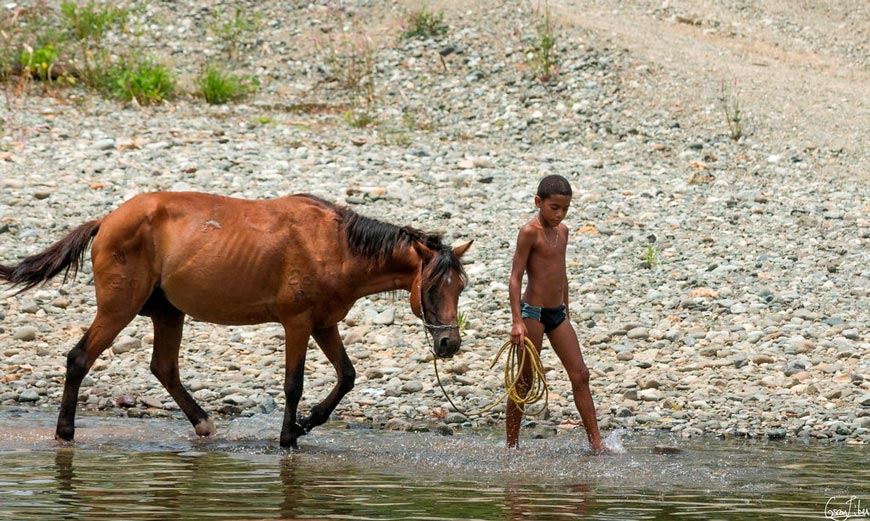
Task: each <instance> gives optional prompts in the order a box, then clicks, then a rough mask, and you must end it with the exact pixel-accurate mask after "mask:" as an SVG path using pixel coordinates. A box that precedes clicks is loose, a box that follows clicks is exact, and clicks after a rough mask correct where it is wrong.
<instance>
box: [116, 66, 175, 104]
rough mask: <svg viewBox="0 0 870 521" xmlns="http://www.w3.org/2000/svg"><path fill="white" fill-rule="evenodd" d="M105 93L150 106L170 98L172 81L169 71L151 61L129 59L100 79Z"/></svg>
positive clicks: (172, 87) (173, 81)
mask: <svg viewBox="0 0 870 521" xmlns="http://www.w3.org/2000/svg"><path fill="white" fill-rule="evenodd" d="M102 86H103V90H104V92H106V93H107V94H109V95H110V96H112V97H115V98H118V99H121V100H124V101H130V100H136V102H137V103H139V104H140V105H153V104H156V103H160V102H161V101H163V100H164V99H168V98H170V97H172V95H173V94H174V93H175V79H174V77H173V75H172V72H171V71H170V70H169V69H168V68H167V67H166V66H165V65H162V64H159V63H154V62H153V61H152V60H150V59H145V58H141V57H139V58H131V59H127V60H123V61H121V62H119V63H116V64H114V65H112V66H111V67H110V68H109V69H108V70H107V71H106V72H105V75H104V76H103V79H102Z"/></svg>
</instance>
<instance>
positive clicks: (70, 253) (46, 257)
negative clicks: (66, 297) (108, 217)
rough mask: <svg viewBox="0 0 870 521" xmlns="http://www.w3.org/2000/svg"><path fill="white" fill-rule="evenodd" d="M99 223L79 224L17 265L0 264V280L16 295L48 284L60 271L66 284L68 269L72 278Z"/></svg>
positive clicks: (83, 259)
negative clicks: (10, 286) (15, 290)
mask: <svg viewBox="0 0 870 521" xmlns="http://www.w3.org/2000/svg"><path fill="white" fill-rule="evenodd" d="M102 221H103V220H102V219H97V220H94V221H89V222H86V223H84V224H82V225H79V226H78V227H77V228H76V229H74V230H73V231H71V232H69V233H68V234H67V236H66V237H64V238H63V239H61V240H59V241H57V242H56V243H54V244H52V245H51V246H49V247H48V249H47V250H45V251H43V252H42V253H37V254H36V255H31V256H30V257H27V258H26V259H24V260H23V261H21V264H19V265H18V266H3V265H2V264H0V281H4V282H8V283H9V284H12V286H13V287H15V286H21V287H22V288H21V290H20V291H19V292H18V293H21V292H23V291H27V290H29V289H30V288H32V287H34V286H37V285H39V284H42V283H44V282H46V281H48V280H49V279H51V278H53V277H54V276H55V275H57V274H58V273H60V272H61V271H64V274H63V280H64V282H66V279H67V276H68V275H69V272H70V270H73V276H75V274H76V273H78V271H79V268H81V267H82V264H83V263H84V261H85V251H87V249H88V245H89V244H90V243H91V240H92V239H93V238H94V235H96V234H97V231H99V229H100V223H102Z"/></svg>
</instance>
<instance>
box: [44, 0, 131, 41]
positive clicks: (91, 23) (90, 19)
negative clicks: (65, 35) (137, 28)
mask: <svg viewBox="0 0 870 521" xmlns="http://www.w3.org/2000/svg"><path fill="white" fill-rule="evenodd" d="M60 11H61V14H62V15H63V21H64V25H65V26H66V27H67V29H68V30H69V32H70V34H71V36H72V37H73V38H74V39H75V40H78V41H83V42H84V41H91V42H97V41H99V40H101V39H102V38H103V36H105V34H106V33H107V32H108V31H109V30H110V29H111V28H112V27H117V26H122V25H124V24H125V23H127V19H128V18H129V16H130V13H129V11H127V10H126V9H122V8H117V7H112V6H111V5H101V4H98V3H97V2H95V1H94V0H90V1H89V2H88V3H86V4H80V3H78V2H70V1H64V2H62V3H61V5H60Z"/></svg>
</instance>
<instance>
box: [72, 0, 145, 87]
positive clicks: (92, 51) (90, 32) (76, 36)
mask: <svg viewBox="0 0 870 521" xmlns="http://www.w3.org/2000/svg"><path fill="white" fill-rule="evenodd" d="M60 11H61V20H60V21H61V26H62V28H63V31H64V32H65V33H66V36H67V37H68V38H69V39H71V40H72V41H73V42H75V46H76V47H77V49H76V51H75V52H76V53H77V58H78V60H80V62H79V63H78V64H77V65H76V68H77V72H78V75H79V76H81V78H82V80H83V81H84V83H85V84H87V85H89V86H91V87H99V84H100V83H101V82H102V81H103V80H104V75H105V71H104V69H105V68H106V64H107V63H108V55H109V51H108V50H107V49H105V48H103V46H102V39H103V37H104V36H105V35H106V33H107V32H109V31H110V30H111V29H113V28H117V27H123V26H124V25H125V24H126V23H127V20H128V19H129V16H130V12H129V11H128V10H126V9H123V8H117V7H112V6H111V5H106V4H100V3H97V2H95V1H94V0H89V1H88V2H87V3H81V4H80V3H77V2H71V1H69V0H65V1H64V2H62V3H61V5H60Z"/></svg>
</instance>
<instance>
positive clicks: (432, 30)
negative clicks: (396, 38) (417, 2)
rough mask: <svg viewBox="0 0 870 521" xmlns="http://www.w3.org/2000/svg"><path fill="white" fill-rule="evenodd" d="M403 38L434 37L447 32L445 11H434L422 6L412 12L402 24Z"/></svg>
mask: <svg viewBox="0 0 870 521" xmlns="http://www.w3.org/2000/svg"><path fill="white" fill-rule="evenodd" d="M402 28H403V29H402V38H432V37H436V36H442V35H445V34H447V31H448V27H447V25H446V24H445V23H444V11H443V10H442V11H439V12H438V13H433V12H431V11H429V10H428V9H426V7H425V6H424V7H422V8H421V9H420V10H419V11H414V12H412V13H411V14H410V15H409V16H408V18H407V19H406V20H405V21H404V22H403V24H402Z"/></svg>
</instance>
